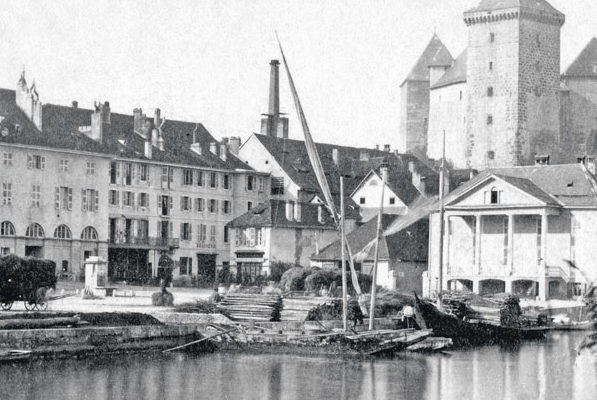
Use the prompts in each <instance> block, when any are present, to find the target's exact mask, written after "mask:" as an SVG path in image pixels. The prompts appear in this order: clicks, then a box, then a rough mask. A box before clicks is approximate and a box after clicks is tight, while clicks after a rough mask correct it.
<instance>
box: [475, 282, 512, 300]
mask: <svg viewBox="0 0 597 400" xmlns="http://www.w3.org/2000/svg"><path fill="white" fill-rule="evenodd" d="M505 292H506V282H504V281H502V280H500V279H486V280H484V281H480V282H479V294H480V295H482V296H484V295H492V294H498V293H505Z"/></svg>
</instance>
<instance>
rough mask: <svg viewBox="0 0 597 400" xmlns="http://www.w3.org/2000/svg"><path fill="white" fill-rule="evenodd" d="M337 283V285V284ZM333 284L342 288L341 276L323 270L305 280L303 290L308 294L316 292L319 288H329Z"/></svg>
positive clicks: (334, 272) (335, 272) (337, 273)
mask: <svg viewBox="0 0 597 400" xmlns="http://www.w3.org/2000/svg"><path fill="white" fill-rule="evenodd" d="M338 281H339V283H338ZM333 282H336V285H338V286H342V274H341V273H339V272H338V271H334V270H330V269H325V270H319V271H315V272H313V273H312V274H311V275H309V276H307V277H306V278H305V285H304V286H305V290H307V291H309V292H317V291H319V290H320V289H321V288H326V289H327V288H329V287H330V286H331V285H332V283H333Z"/></svg>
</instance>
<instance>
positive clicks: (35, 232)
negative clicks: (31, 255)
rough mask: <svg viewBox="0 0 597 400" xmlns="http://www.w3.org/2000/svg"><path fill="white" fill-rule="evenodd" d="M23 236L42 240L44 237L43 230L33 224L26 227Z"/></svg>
mask: <svg viewBox="0 0 597 400" xmlns="http://www.w3.org/2000/svg"><path fill="white" fill-rule="evenodd" d="M25 236H27V237H30V238H43V237H44V228H42V227H41V225H40V224H38V223H35V222H34V223H32V224H31V225H29V226H28V227H27V231H26V232H25Z"/></svg>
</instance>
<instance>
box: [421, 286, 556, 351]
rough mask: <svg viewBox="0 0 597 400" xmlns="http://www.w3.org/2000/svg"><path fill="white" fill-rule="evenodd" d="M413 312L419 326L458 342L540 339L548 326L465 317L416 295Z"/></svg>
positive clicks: (508, 341)
mask: <svg viewBox="0 0 597 400" xmlns="http://www.w3.org/2000/svg"><path fill="white" fill-rule="evenodd" d="M415 316H416V318H417V323H418V324H419V326H420V327H421V328H429V329H432V330H433V334H434V336H441V337H446V338H451V339H453V340H454V342H456V343H458V344H471V345H481V344H495V343H514V342H517V341H519V340H524V339H534V340H536V339H543V338H544V337H545V334H546V333H547V331H548V330H549V328H547V327H531V328H523V327H521V328H518V327H507V326H500V325H494V324H490V323H486V322H482V321H465V320H462V319H459V318H457V317H456V316H454V315H451V314H447V313H445V312H443V311H441V310H439V309H438V308H437V307H436V306H435V305H433V304H431V303H428V302H426V301H422V300H420V299H419V298H418V297H417V296H415Z"/></svg>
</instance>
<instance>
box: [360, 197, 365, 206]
mask: <svg viewBox="0 0 597 400" xmlns="http://www.w3.org/2000/svg"><path fill="white" fill-rule="evenodd" d="M359 204H361V205H362V204H365V198H364V197H361V198H359Z"/></svg>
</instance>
